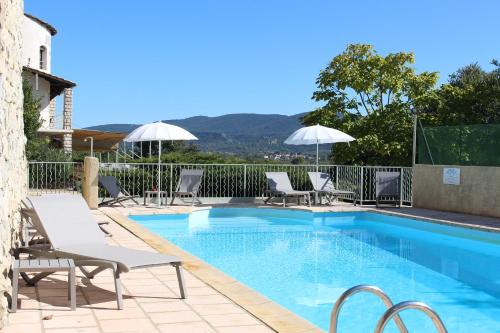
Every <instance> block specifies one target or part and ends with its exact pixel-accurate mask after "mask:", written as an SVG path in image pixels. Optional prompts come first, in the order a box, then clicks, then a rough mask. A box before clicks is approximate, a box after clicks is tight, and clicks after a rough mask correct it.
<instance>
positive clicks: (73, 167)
mask: <svg viewBox="0 0 500 333" xmlns="http://www.w3.org/2000/svg"><path fill="white" fill-rule="evenodd" d="M82 176H83V163H80V162H29V163H28V179H27V183H28V189H29V191H30V192H43V193H54V192H56V193H57V192H80V191H81V184H82Z"/></svg>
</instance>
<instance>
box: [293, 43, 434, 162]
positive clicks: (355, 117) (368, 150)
mask: <svg viewBox="0 0 500 333" xmlns="http://www.w3.org/2000/svg"><path fill="white" fill-rule="evenodd" d="M414 61H415V58H414V55H413V53H406V52H399V53H391V54H388V55H387V56H385V57H383V56H381V55H379V54H378V53H377V52H376V51H375V50H374V49H373V46H371V45H366V44H352V45H348V46H347V48H346V50H345V51H344V52H342V53H341V54H339V55H337V56H335V57H334V58H333V59H332V61H331V62H330V63H329V65H328V66H327V67H326V68H325V69H324V70H322V71H321V72H320V74H319V76H318V78H317V80H316V84H317V86H318V90H317V91H316V92H314V94H313V97H312V98H313V99H314V100H315V101H318V102H325V104H324V105H323V106H322V107H320V108H318V109H316V110H315V111H313V112H311V113H309V114H308V115H306V116H305V117H304V118H303V123H304V124H306V125H314V124H321V125H324V126H329V127H334V128H337V129H340V130H342V131H344V132H346V133H348V134H350V135H352V136H354V137H355V138H356V141H354V142H351V144H350V146H347V145H345V144H337V145H336V146H334V147H333V150H332V156H331V157H332V159H333V161H334V162H335V163H340V164H360V165H363V164H367V165H377V164H378V165H409V164H410V163H411V147H412V144H411V142H412V113H413V112H415V110H416V109H417V108H419V106H420V105H421V104H423V103H425V102H426V101H427V100H428V99H427V95H428V94H429V93H430V92H431V91H432V89H433V87H434V85H435V84H436V81H437V79H438V75H437V73H435V72H423V73H420V74H417V73H416V72H415V69H414V68H413V67H412V66H411V65H412V64H413V63H414Z"/></svg>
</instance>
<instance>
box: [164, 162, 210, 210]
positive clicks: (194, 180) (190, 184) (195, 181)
mask: <svg viewBox="0 0 500 333" xmlns="http://www.w3.org/2000/svg"><path fill="white" fill-rule="evenodd" d="M202 177H203V170H191V169H182V170H181V175H180V178H179V182H178V183H177V188H176V189H175V191H174V192H173V193H172V201H170V204H171V205H172V204H173V203H174V200H175V198H176V197H179V198H181V199H182V198H183V197H186V196H187V197H192V198H193V201H192V202H191V206H192V205H194V202H195V201H196V202H198V204H201V201H200V199H198V190H199V189H200V186H201V178H202Z"/></svg>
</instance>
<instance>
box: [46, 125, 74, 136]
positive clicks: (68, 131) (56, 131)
mask: <svg viewBox="0 0 500 333" xmlns="http://www.w3.org/2000/svg"><path fill="white" fill-rule="evenodd" d="M37 132H38V133H40V134H46V135H50V136H52V135H57V134H71V133H73V130H72V129H60V128H43V127H41V128H39V129H38V131H37Z"/></svg>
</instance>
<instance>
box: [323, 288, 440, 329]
mask: <svg viewBox="0 0 500 333" xmlns="http://www.w3.org/2000/svg"><path fill="white" fill-rule="evenodd" d="M360 292H369V293H372V294H374V295H376V296H378V297H379V298H380V299H381V300H382V301H383V302H384V304H385V306H386V307H387V310H386V311H385V312H384V314H383V315H382V317H381V318H380V319H379V321H378V323H377V326H376V328H375V333H382V332H383V331H384V329H385V327H386V326H387V324H388V323H389V321H390V320H391V319H392V318H394V322H395V323H396V326H397V327H398V329H399V331H400V332H401V333H408V329H407V328H406V326H405V324H404V323H403V321H402V320H401V317H399V312H401V311H404V310H407V309H416V310H419V311H422V312H423V313H425V314H426V315H427V316H428V317H429V318H430V319H431V320H432V322H433V324H434V327H435V328H436V330H437V331H438V333H448V331H447V330H446V327H445V326H444V324H443V321H442V320H441V318H440V317H439V315H438V314H437V312H436V311H434V310H433V309H432V308H431V307H430V306H428V305H427V304H425V303H422V302H415V301H405V302H401V303H398V304H396V305H393V303H392V301H391V299H390V298H389V296H387V294H386V293H385V292H384V291H382V289H380V288H379V287H377V286H370V285H358V286H354V287H352V288H349V289H347V290H346V291H345V292H343V293H342V295H340V297H339V298H338V300H337V302H335V305H334V306H333V310H332V313H331V315H330V330H329V333H337V322H338V316H339V313H340V309H341V308H342V305H344V303H345V301H347V300H348V299H349V298H350V297H351V296H353V295H355V294H357V293H360Z"/></svg>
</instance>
